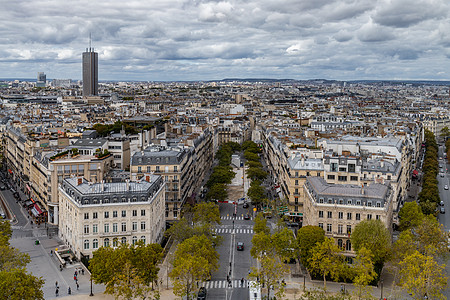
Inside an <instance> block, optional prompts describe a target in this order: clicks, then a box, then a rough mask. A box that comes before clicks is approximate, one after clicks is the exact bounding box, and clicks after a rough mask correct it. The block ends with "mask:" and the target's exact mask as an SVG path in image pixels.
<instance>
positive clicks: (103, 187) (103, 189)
mask: <svg viewBox="0 0 450 300" xmlns="http://www.w3.org/2000/svg"><path fill="white" fill-rule="evenodd" d="M104 191H105V181H104V180H102V192H104Z"/></svg>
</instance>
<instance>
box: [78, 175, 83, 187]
mask: <svg viewBox="0 0 450 300" xmlns="http://www.w3.org/2000/svg"><path fill="white" fill-rule="evenodd" d="M77 183H78V184H77V185H80V184H82V183H83V177H78V182H77Z"/></svg>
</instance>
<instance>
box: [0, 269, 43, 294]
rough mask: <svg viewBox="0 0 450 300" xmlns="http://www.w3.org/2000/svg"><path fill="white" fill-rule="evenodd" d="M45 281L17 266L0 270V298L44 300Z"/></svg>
mask: <svg viewBox="0 0 450 300" xmlns="http://www.w3.org/2000/svg"><path fill="white" fill-rule="evenodd" d="M44 283H45V281H44V280H43V279H42V278H38V277H35V276H33V275H31V274H29V273H27V272H26V271H25V269H24V268H16V269H12V270H9V271H5V270H2V271H0V299H30V300H31V299H33V300H43V299H44V293H43V292H42V286H43V285H44Z"/></svg>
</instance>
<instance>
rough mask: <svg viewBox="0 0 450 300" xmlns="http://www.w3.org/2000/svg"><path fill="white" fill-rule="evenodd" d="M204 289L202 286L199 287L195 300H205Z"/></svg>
mask: <svg viewBox="0 0 450 300" xmlns="http://www.w3.org/2000/svg"><path fill="white" fill-rule="evenodd" d="M206 294H207V292H206V288H205V287H204V286H202V287H200V289H199V290H198V294H197V300H205V299H206Z"/></svg>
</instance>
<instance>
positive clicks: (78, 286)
mask: <svg viewBox="0 0 450 300" xmlns="http://www.w3.org/2000/svg"><path fill="white" fill-rule="evenodd" d="M79 288H80V285H79V284H78V282H77V290H78V289H79Z"/></svg>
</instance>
